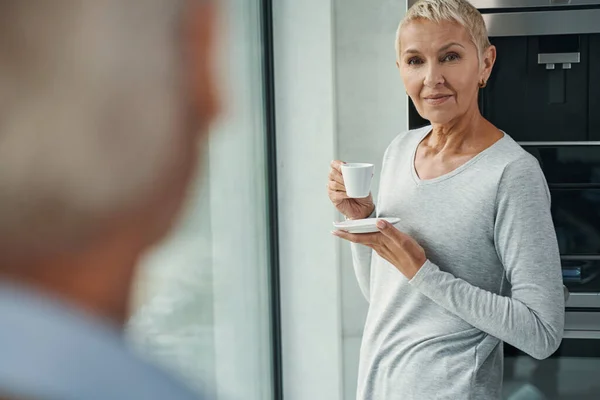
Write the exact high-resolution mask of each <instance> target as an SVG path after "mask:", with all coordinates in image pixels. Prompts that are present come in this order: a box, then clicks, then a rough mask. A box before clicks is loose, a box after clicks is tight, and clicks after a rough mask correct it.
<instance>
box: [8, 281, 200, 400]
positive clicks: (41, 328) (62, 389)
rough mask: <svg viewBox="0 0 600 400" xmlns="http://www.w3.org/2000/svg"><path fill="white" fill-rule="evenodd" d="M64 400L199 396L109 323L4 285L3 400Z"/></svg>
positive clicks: (160, 399)
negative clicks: (142, 355) (137, 351)
mask: <svg viewBox="0 0 600 400" xmlns="http://www.w3.org/2000/svg"><path fill="white" fill-rule="evenodd" d="M1 395H8V396H14V397H17V398H27V399H35V400H37V399H61V400H70V399H73V400H75V399H77V400H108V399H110V400H138V399H139V400H154V399H156V400H192V399H196V400H197V399H199V398H200V397H199V396H198V395H197V394H195V393H194V392H192V391H191V390H190V389H188V388H186V387H185V386H184V385H183V384H181V383H180V382H178V381H176V380H175V379H173V378H171V377H170V376H169V375H167V374H166V373H164V372H163V371H161V370H160V369H158V368H156V367H154V366H152V365H151V364H149V363H147V362H145V361H143V360H142V359H141V358H140V357H138V356H137V355H135V354H134V352H133V351H132V350H130V348H129V347H128V346H127V345H126V342H125V341H124V338H123V336H122V332H121V331H120V330H119V329H118V328H117V327H116V326H111V325H110V324H109V323H106V322H105V321H102V320H100V319H97V318H95V317H92V316H90V315H87V314H85V313H83V312H81V311H79V310H77V309H76V308H74V307H72V306H70V305H68V304H66V303H62V302H60V301H58V300H55V299H50V298H47V297H44V296H42V295H40V294H38V293H37V292H33V291H29V290H27V289H23V288H16V287H14V286H9V285H6V284H2V283H0V396H1Z"/></svg>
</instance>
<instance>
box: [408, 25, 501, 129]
mask: <svg viewBox="0 0 600 400" xmlns="http://www.w3.org/2000/svg"><path fill="white" fill-rule="evenodd" d="M399 40H400V46H399V55H398V60H397V65H398V68H399V69H400V75H401V76H402V80H403V81H404V86H405V88H406V91H407V93H408V95H409V96H410V98H411V99H412V101H413V103H414V104H415V107H416V108H417V111H418V112H419V114H420V115H421V116H422V117H423V118H425V119H427V120H429V121H430V122H431V123H434V124H436V123H437V124H445V123H449V122H451V121H453V120H455V119H456V118H457V117H460V116H461V115H464V114H466V113H467V112H468V111H469V110H475V109H477V94H478V91H479V82H480V81H482V80H484V81H486V82H487V80H488V78H489V76H490V73H491V71H492V67H493V65H494V61H495V58H496V49H495V48H494V47H493V46H490V47H489V48H488V49H486V51H485V52H484V55H483V59H482V62H480V60H479V57H478V54H477V53H478V52H477V47H475V44H474V43H473V42H472V41H471V38H470V37H469V34H468V33H467V31H466V29H465V28H463V27H462V26H461V25H460V24H458V23H454V22H450V21H444V22H442V23H435V22H432V21H428V20H415V21H411V22H409V23H408V24H406V25H405V26H404V27H403V28H402V30H401V31H400V37H399Z"/></svg>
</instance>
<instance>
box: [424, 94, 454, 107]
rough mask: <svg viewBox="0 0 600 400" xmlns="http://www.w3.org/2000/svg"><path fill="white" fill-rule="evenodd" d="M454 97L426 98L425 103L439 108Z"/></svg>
mask: <svg viewBox="0 0 600 400" xmlns="http://www.w3.org/2000/svg"><path fill="white" fill-rule="evenodd" d="M451 97H452V95H449V94H448V95H443V96H431V97H425V99H424V100H425V102H426V103H427V104H430V105H432V106H439V105H440V104H443V103H445V102H446V101H448V99H450V98H451Z"/></svg>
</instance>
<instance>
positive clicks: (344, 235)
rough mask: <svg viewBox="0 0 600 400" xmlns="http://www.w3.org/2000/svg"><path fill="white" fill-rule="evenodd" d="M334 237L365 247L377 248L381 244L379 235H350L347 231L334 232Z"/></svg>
mask: <svg viewBox="0 0 600 400" xmlns="http://www.w3.org/2000/svg"><path fill="white" fill-rule="evenodd" d="M331 233H332V234H333V235H334V236H337V237H339V238H341V239H344V240H347V241H349V242H352V243H358V244H363V245H365V246H369V247H372V246H375V245H377V244H378V243H379V237H380V236H381V234H379V233H349V232H346V231H341V230H339V231H333V232H331Z"/></svg>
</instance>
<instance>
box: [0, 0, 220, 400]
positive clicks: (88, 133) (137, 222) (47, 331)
mask: <svg viewBox="0 0 600 400" xmlns="http://www.w3.org/2000/svg"><path fill="white" fill-rule="evenodd" d="M214 3H215V1H214V0H213V1H211V0H102V1H82V0H54V1H42V0H27V1H23V0H6V1H2V2H1V3H0V398H3V399H84V400H85V399H102V400H108V399H111V400H118V399H128V400H138V399H139V400H152V399H160V400H178V399H192V398H196V397H195V395H194V394H193V393H192V392H191V391H189V390H188V389H187V388H185V387H184V386H181V385H180V384H179V383H178V382H177V381H175V380H173V379H171V378H169V377H168V376H167V375H165V374H163V372H161V371H160V370H158V369H156V368H154V367H152V366H150V365H148V364H146V363H144V362H143V361H141V360H140V359H138V358H137V357H136V356H135V355H134V354H133V353H132V352H131V351H130V350H129V349H128V348H127V347H126V346H125V344H124V342H123V339H122V332H121V328H122V325H123V323H124V322H125V320H126V318H127V307H128V302H129V294H130V290H131V286H132V280H133V278H134V273H135V270H136V264H137V262H138V259H139V258H140V256H141V254H142V253H143V252H144V251H145V250H147V249H148V248H149V247H150V246H152V245H153V244H154V243H156V242H157V241H158V240H159V239H161V238H163V236H165V234H166V233H167V232H168V231H169V228H170V226H171V224H172V223H173V220H174V218H175V217H176V215H177V213H178V211H179V209H180V208H181V206H182V203H183V200H184V197H185V194H186V189H187V187H188V185H189V184H190V180H191V179H192V177H193V173H194V171H195V170H196V169H197V168H196V166H197V163H198V157H199V155H200V154H202V144H203V143H204V142H205V141H206V135H207V128H208V125H209V123H210V122H211V121H212V120H213V118H214V117H215V116H216V114H217V112H218V99H217V96H216V91H215V89H214V87H213V82H214V79H213V71H212V63H213V58H214V55H213V48H212V45H213V41H214V38H213V36H214V34H215V33H216V31H215V24H216V20H215V8H216V7H215V4H214Z"/></svg>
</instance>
